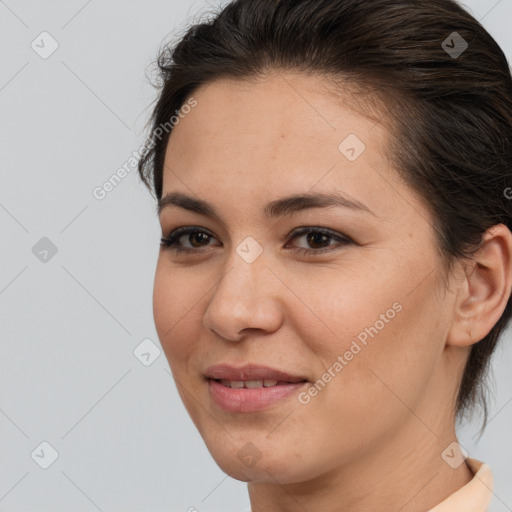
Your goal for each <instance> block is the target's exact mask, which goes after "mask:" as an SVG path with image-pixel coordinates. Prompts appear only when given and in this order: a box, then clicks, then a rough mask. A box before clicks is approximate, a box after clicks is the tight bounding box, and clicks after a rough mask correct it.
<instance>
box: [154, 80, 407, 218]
mask: <svg viewBox="0 0 512 512" xmlns="http://www.w3.org/2000/svg"><path fill="white" fill-rule="evenodd" d="M193 96H194V98H195V99H196V101H197V105H196V106H195V107H194V108H193V109H192V110H191V111H190V112H189V113H188V114H187V115H186V116H185V117H184V118H183V119H181V120H180V122H179V123H178V124H177V125H176V126H175V127H174V129H173V132H172V134H171V136H170V138H169V143H168V147H167V151H166V157H165V168H164V195H165V194H166V193H169V192H172V191H180V192H183V193H186V194H187V195H195V196H197V197H203V198H208V200H209V202H215V196H216V194H221V195H222V200H223V202H225V199H226V198H227V197H231V198H235V197H236V198H237V201H238V202H246V203H247V204H251V203H254V202H255V201H258V203H259V204H260V205H261V198H262V197H265V198H266V199H267V200H268V199H272V198H275V197H281V196H284V195H290V194H294V193H296V194H299V193H304V192H310V191H315V192H330V191H340V192H343V193H346V194H349V195H351V196H353V197H355V198H357V199H359V200H360V201H361V202H364V203H366V204H370V203H372V204H373V207H371V209H372V210H373V211H375V212H376V213H377V212H379V211H380V213H381V214H384V215H386V214H388V213H389V212H390V208H394V209H396V207H397V192H398V194H399V195H401V194H403V193H406V192H404V191H398V190H397V189H398V188H399V187H401V186H402V185H401V183H400V182H399V180H398V176H397V175H396V172H395V171H394V170H393V169H391V168H390V166H389V162H388V160H387V158H386V154H385V150H386V147H387V143H388V137H389V135H388V132H387V131H386V129H385V128H384V127H383V126H382V125H380V124H379V123H376V122H375V121H374V120H372V119H370V118H368V117H367V116H365V115H363V114H360V113H358V112H357V111H355V110H354V109H353V108H350V104H349V105H348V106H347V104H346V103H347V102H348V103H349V102H350V99H349V97H347V99H343V98H342V97H341V96H340V97H339V99H336V97H335V96H334V94H332V88H331V89H329V87H328V85H327V84H326V80H325V78H323V77H319V76H314V75H304V74H293V73H275V74H272V75H269V76H265V77H263V78H260V79H258V80H256V81H251V82H240V81H237V80H233V79H221V80H216V81H213V82H211V83H208V84H206V85H204V86H202V87H200V88H199V89H197V90H196V91H195V92H194V94H193ZM218 198H219V199H220V198H221V197H220V196H218ZM404 206H405V205H404Z"/></svg>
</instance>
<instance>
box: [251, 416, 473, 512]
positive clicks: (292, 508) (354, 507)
mask: <svg viewBox="0 0 512 512" xmlns="http://www.w3.org/2000/svg"><path fill="white" fill-rule="evenodd" d="M420 417H421V416H420ZM434 418H435V416H432V417H430V418H427V421H425V420H423V421H422V420H420V419H419V417H418V416H417V415H413V414H411V415H410V417H409V419H408V421H407V422H406V423H405V424H404V425H403V428H401V429H400V430H399V431H397V432H395V433H394V435H391V436H390V438H389V439H387V441H386V442H385V443H383V442H382V440H379V445H380V449H377V448H379V447H377V446H372V447H366V449H365V452H364V454H363V455H362V456H360V457H358V459H357V460H351V461H349V462H347V463H345V464H344V465H343V466H340V467H337V468H335V469H334V470H332V471H330V472H327V473H324V474H321V475H320V476H316V477H315V478H314V479H311V480H309V481H305V482H297V483H290V484H285V485H282V484H281V483H280V482H279V475H272V474H270V472H269V474H270V476H271V477H272V478H271V480H273V481H271V482H251V483H249V485H248V491H249V497H250V501H251V510H252V512H296V511H298V510H322V511H323V512H370V511H371V512H374V511H375V510H382V511H391V510H393V511H400V512H418V511H429V510H430V509H431V508H434V507H435V506H436V505H438V504H439V503H441V502H442V501H444V500H445V499H446V498H447V497H448V496H450V495H451V494H453V493H454V492H456V491H457V490H458V489H460V488H461V487H463V486H464V485H466V484H467V483H468V482H470V481H471V479H472V478H473V473H472V472H471V470H470V469H469V467H468V466H467V464H465V463H462V464H461V465H460V466H459V467H457V468H453V467H451V466H450V465H449V464H448V463H447V462H445V461H444V460H443V458H442V457H441V454H442V453H443V452H444V451H445V449H446V448H447V447H448V446H449V445H450V444H451V443H452V442H453V441H455V440H456V435H455V429H454V426H453V424H454V422H452V423H451V425H452V427H451V428H450V429H445V431H441V429H440V426H441V425H442V424H443V422H446V418H443V419H442V420H443V421H441V420H440V419H439V417H438V421H437V422H435V423H434V422H433V423H430V422H429V421H428V420H433V421H435V419H434ZM422 419H423V418H422ZM444 424H445V425H446V424H449V423H448V422H446V423H444ZM427 425H428V426H427ZM430 425H432V426H430ZM376 444H377V443H376Z"/></svg>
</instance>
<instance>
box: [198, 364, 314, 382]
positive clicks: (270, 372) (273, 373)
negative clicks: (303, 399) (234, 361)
mask: <svg viewBox="0 0 512 512" xmlns="http://www.w3.org/2000/svg"><path fill="white" fill-rule="evenodd" d="M204 375H205V376H206V377H207V378H209V379H215V380H231V381H233V380H235V381H242V380H243V381H247V380H265V379H269V380H277V381H278V382H279V381H281V382H303V381H306V380H307V379H306V378H304V377H300V376H297V375H291V374H289V373H286V372H283V371H281V370H276V369H275V368H270V367H268V366H260V365H256V364H246V365H245V366H239V367H235V366H231V365H229V364H218V365H215V366H210V367H209V368H207V369H206V371H205V372H204Z"/></svg>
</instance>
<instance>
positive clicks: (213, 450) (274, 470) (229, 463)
mask: <svg viewBox="0 0 512 512" xmlns="http://www.w3.org/2000/svg"><path fill="white" fill-rule="evenodd" d="M239 446H241V448H239ZM281 446H282V445H281ZM207 448H208V450H209V452H210V454H211V455H212V457H213V459H214V460H215V462H216V463H217V465H218V466H219V468H220V469H221V470H222V471H224V473H226V474H227V475H229V476H230V477H231V478H234V479H235V480H239V481H241V482H270V483H275V482H276V481H278V482H279V483H280V484H292V483H300V482H302V481H304V480H306V479H308V478H310V477H311V475H310V474H309V473H310V472H309V471H308V470H307V468H306V467H305V465H304V464H303V463H299V460H298V456H297V454H296V453H295V452H294V450H292V451H291V452H290V453H286V452H285V450H279V449H276V448H272V447H267V448H263V449H262V450H261V451H260V450H258V449H257V448H256V447H255V445H254V444H253V443H251V441H242V442H236V443H233V444H231V445H229V444H227V443H223V444H220V443H215V446H209V445H208V444H207Z"/></svg>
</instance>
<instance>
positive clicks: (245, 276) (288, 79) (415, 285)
mask: <svg viewBox="0 0 512 512" xmlns="http://www.w3.org/2000/svg"><path fill="white" fill-rule="evenodd" d="M325 84H326V81H325V79H323V78H322V77H320V76H315V75H307V76H306V75H303V74H300V73H298V72H297V73H293V72H290V71H287V72H286V73H284V72H277V71H276V72H273V73H269V74H268V75H266V76H265V77H260V78H259V79H258V81H257V82H255V83H252V84H246V83H242V82H240V81H236V80H228V79H223V80H217V81H213V82H210V83H208V84H206V85H203V86H201V88H199V89H198V90H196V91H195V92H194V97H195V98H196V100H197V106H196V107H195V108H193V109H192V111H191V112H190V113H189V114H188V115H187V116H186V117H185V118H184V119H182V120H181V121H180V122H179V124H177V125H176V126H175V128H174V130H173V132H172V135H171V137H170V140H169V144H168V148H167V153H166V161H165V171H164V186H163V188H164V192H163V195H164V196H165V194H167V193H169V192H182V193H185V194H188V195H191V196H193V197H195V198H199V199H203V200H205V201H207V202H209V203H211V204H212V205H213V206H214V207H215V208H216V209H217V211H218V212H219V214H220V216H221V220H216V219H213V218H210V217H206V216H203V215H200V214H197V213H193V212H190V211H187V210H185V209H182V208H179V207H176V206H173V205H171V206H167V207H166V208H164V209H163V210H162V212H161V214H160V216H159V219H160V223H161V227H162V234H163V236H167V235H168V234H169V233H170V232H171V231H172V230H174V229H176V228H178V227H182V226H199V227H201V228H202V229H204V230H205V231H206V234H207V235H210V237H209V238H206V241H202V242H201V239H199V241H198V238H197V237H194V236H189V235H185V236H182V237H181V238H180V240H181V244H182V245H184V246H185V247H186V248H189V249H191V250H194V251H195V252H194V253H182V254H177V253H176V251H175V250H173V249H172V248H167V249H161V252H160V255H159V259H158V264H157V270H156V275H155V283H154V297H153V307H154V318H155V325H156V329H157V332H158V335H159V338H160V342H161V344H162V347H163V349H164V351H165V354H166V357H167V360H168V362H169V365H170V368H171V371H172V373H173V376H174V378H175V381H176V384H177V387H178V391H179V393H180V396H181V398H182V400H183V403H184V405H185V407H186V409H187V411H188V413H189V414H190V417H191V419H192V421H193V422H194V424H195V426H196V427H197V429H198V430H199V432H200V434H201V436H202V437H203V439H204V441H205V443H206V446H207V447H208V449H209V451H210V453H211V454H212V456H213V458H214V459H215V461H216V462H217V464H218V465H219V466H220V467H221V469H222V470H223V471H225V472H226V473H227V474H229V475H230V476H232V477H233V478H235V479H239V480H242V481H246V482H248V483H249V485H248V490H249V496H250V500H251V506H252V510H253V512H285V511H286V512H291V511H296V510H309V511H313V510H323V511H326V512H329V511H332V512H334V511H337V512H339V511H340V510H344V511H345V510H346V511H351V512H362V511H370V510H371V511H374V510H400V511H401V512H412V511H415V512H418V511H427V510H429V509H430V508H432V507H434V506H435V505H437V504H438V503H440V502H441V501H442V500H444V499H445V498H447V497H448V496H449V495H450V494H452V493H453V492H455V491H456V490H458V489H459V488H460V487H462V486H463V485H465V484H466V483H468V482H469V481H470V480H471V479H472V476H473V475H472V473H471V471H470V469H469V468H468V466H467V465H466V464H465V463H462V464H461V465H460V466H458V467H457V468H456V469H454V468H452V467H451V466H450V465H448V464H447V463H446V462H445V461H444V460H443V458H442V457H441V454H442V453H443V451H444V450H445V449H446V448H447V447H448V446H449V445H450V444H451V443H452V442H454V441H456V434H455V427H454V422H455V419H454V413H453V410H454V403H455V397H456V393H457V390H458V386H459V378H460V376H461V374H462V371H463V367H464V363H465V361H466V359H467V356H468V354H469V350H470V347H471V345H472V344H473V343H476V342H478V341H479V340H480V339H482V338H483V337H484V336H485V335H486V334H487V333H488V332H489V331H490V329H491V328H492V326H493V325H494V324H495V323H496V321H497V320H498V319H499V317H500V316H501V314H502V312H503V310H504V308H505V306H506V302H507V299H508V297H509V295H510V289H511V283H512V280H511V274H512V272H511V265H510V260H511V258H510V256H511V254H512V242H511V240H512V235H511V234H510V231H508V229H507V228H506V227H505V226H503V225H499V226H496V227H495V228H494V229H493V230H490V231H489V232H487V233H486V234H485V237H484V243H483V245H482V248H481V249H480V251H479V253H478V254H477V257H476V259H475V260H474V261H469V262H460V263H458V264H457V265H456V266H455V269H454V272H453V274H452V275H451V276H450V279H449V282H446V280H445V278H444V274H443V273H442V265H441V261H440V258H439V255H438V252H437V247H436V241H435V238H434V232H433V229H432V222H433V220H432V217H431V215H430V214H429V212H428V209H427V207H426V205H425V204H424V203H423V202H422V200H421V199H420V197H419V196H417V195H416V194H415V193H414V192H413V191H412V190H410V189H409V188H407V187H406V186H405V185H404V184H403V183H402V182H401V181H400V180H399V179H398V175H397V173H396V171H395V170H394V169H393V168H392V167H391V166H390V164H389V163H388V161H387V160H386V158H385V156H384V155H385V148H386V146H387V144H388V140H389V139H388V137H389V134H388V132H387V131H386V129H385V128H384V126H383V125H381V124H378V123H377V124H376V123H375V122H374V121H372V120H370V119H368V118H367V117H365V116H363V115H360V114H358V113H357V112H355V111H353V110H352V109H351V108H349V104H348V97H347V98H346V99H347V102H346V103H344V102H343V101H339V99H336V98H335V97H334V96H333V95H332V94H329V93H328V92H327V91H326V88H325V87H323V85H325ZM349 134H356V135H357V137H358V138H359V139H360V140H362V141H363V142H364V144H365V145H366V150H365V151H364V152H363V153H362V154H361V155H360V156H359V157H358V158H357V159H356V160H355V161H353V162H351V161H349V160H348V159H347V158H346V157H345V155H344V154H342V153H341V152H340V151H339V149H338V146H339V144H340V143H341V142H342V141H343V140H344V139H345V138H346V137H347V136H348V135H349ZM333 190H335V191H339V192H343V193H345V194H347V195H349V196H351V197H352V198H355V199H357V200H359V201H360V202H362V203H364V204H365V205H366V206H367V207H368V208H369V209H370V210H371V211H372V212H373V215H372V214H370V213H368V212H365V211H358V210H355V209H350V208H346V207H339V206H335V207H330V208H314V209H310V210H305V211H302V212H297V213H293V214H289V215H286V216H284V217H282V218H273V219H267V218H265V217H264V216H263V214H262V209H263V207H264V205H265V204H266V203H267V202H268V201H271V200H274V199H278V198H281V197H283V196H288V195H290V194H295V193H297V194H300V193H306V192H331V191H333ZM303 226H315V227H321V228H325V229H329V230H331V231H333V232H334V233H337V234H340V235H345V236H347V237H349V238H350V239H352V240H353V241H354V242H355V243H354V244H349V245H342V244H339V243H338V242H337V241H336V240H335V239H332V238H330V239H329V238H327V239H326V240H324V241H323V242H322V239H318V235H317V238H316V239H313V240H312V239H311V237H308V236H307V235H301V236H299V237H297V238H295V239H293V238H292V237H290V234H291V233H292V230H294V229H296V228H299V227H303ZM203 236H204V235H203ZM248 236H251V237H253V238H254V239H255V240H257V242H258V243H259V244H260V245H261V247H262V248H263V253H262V254H261V255H260V256H259V257H258V258H257V259H256V260H255V261H254V262H252V263H250V264H249V263H247V262H246V261H245V260H244V259H242V258H241V257H240V256H239V255H238V253H237V252H236V249H237V247H238V246H239V244H240V243H241V242H242V241H243V240H244V239H245V238H246V237H248ZM315 240H316V241H315ZM319 240H320V241H319ZM323 247H328V248H329V249H330V250H329V251H328V252H324V253H318V254H311V255H308V256H304V255H302V254H301V253H300V252H299V250H297V249H300V248H310V249H313V250H315V249H316V250H319V249H321V248H323ZM395 303H399V304H400V305H401V306H402V309H401V311H400V312H397V313H396V315H395V316H394V318H393V319H392V320H389V321H388V322H387V323H385V326H384V328H382V329H381V330H379V332H378V334H377V335H376V336H375V337H374V338H369V340H368V343H367V345H365V346H364V345H361V346H362V349H361V351H360V352H358V353H357V355H355V356H354V357H353V359H352V360H351V361H350V362H349V363H348V364H347V365H346V366H345V367H344V368H343V369H342V371H341V372H338V373H336V376H335V377H334V378H332V379H331V381H330V382H329V383H328V384H327V385H326V386H325V387H324V388H323V389H322V390H321V391H320V392H318V394H317V396H315V397H313V398H311V400H310V402H309V403H308V404H306V405H304V404H301V403H300V402H299V401H298V399H297V396H293V397H290V398H286V399H285V400H282V401H280V402H279V403H278V404H276V405H273V406H271V407H270V408H268V409H266V410H264V411H260V412H253V413H229V412H225V411H223V410H221V409H219V408H218V407H217V406H216V405H215V403H214V402H213V401H212V399H211V397H210V395H209V391H208V385H207V382H206V380H205V378H204V376H203V372H204V370H205V369H206V368H207V367H208V366H210V365H213V364H219V363H225V362H227V363H230V364H232V365H241V364H244V363H247V362H251V363H255V364H262V365H267V366H271V367H274V368H278V369H281V370H283V371H286V372H288V373H291V374H294V375H302V376H306V378H307V379H308V380H309V381H310V382H311V383H314V382H316V381H317V380H318V379H320V378H321V377H322V375H323V374H324V373H325V372H326V370H327V369H328V368H330V367H331V368H332V366H333V364H334V362H335V361H336V360H337V358H338V356H339V355H343V354H344V353H345V352H346V351H347V350H348V349H349V348H350V346H351V343H352V342H353V340H355V339H357V335H358V334H359V333H361V332H362V331H364V330H365V328H368V327H370V326H374V324H375V322H376V321H377V320H378V319H379V318H381V316H380V315H381V314H385V313H386V311H387V310H389V309H390V308H392V305H393V304H395ZM249 442H250V443H252V445H253V448H252V449H253V450H256V451H257V453H258V454H259V456H260V458H259V460H257V463H256V464H252V465H249V464H247V463H244V461H243V460H242V459H241V458H239V457H238V456H237V455H238V454H239V452H240V450H242V452H241V453H244V452H243V449H245V450H247V449H248V448H247V447H245V448H243V447H244V445H246V443H249ZM254 447H255V448H254Z"/></svg>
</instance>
